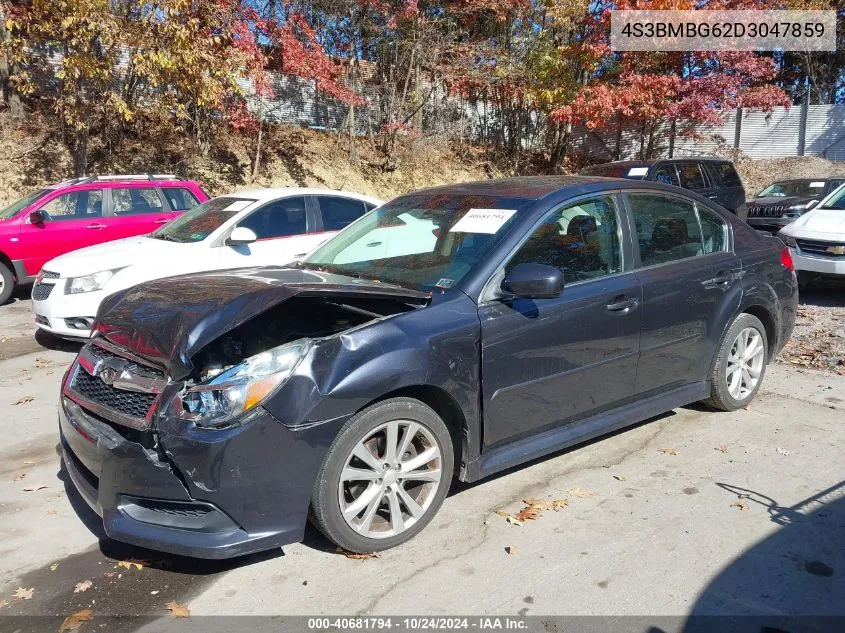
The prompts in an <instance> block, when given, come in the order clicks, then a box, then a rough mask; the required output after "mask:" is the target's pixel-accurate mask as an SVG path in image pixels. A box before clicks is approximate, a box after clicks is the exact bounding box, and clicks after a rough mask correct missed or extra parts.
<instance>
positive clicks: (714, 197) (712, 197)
mask: <svg viewBox="0 0 845 633" xmlns="http://www.w3.org/2000/svg"><path fill="white" fill-rule="evenodd" d="M707 197H708V198H710V199H711V200H716V199H718V198H719V196H707Z"/></svg>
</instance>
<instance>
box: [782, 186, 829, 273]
mask: <svg viewBox="0 0 845 633" xmlns="http://www.w3.org/2000/svg"><path fill="white" fill-rule="evenodd" d="M778 236H779V237H780V238H781V239H782V240H783V241H784V242H786V245H787V246H789V250H790V253H791V254H792V261H793V262H794V263H795V270H796V271H798V274H799V282H801V284H802V285H805V284H806V283H807V282H809V281H811V280H812V278H813V277H815V276H818V275H843V276H845V185H842V186H840V187H839V188H838V189H836V190H835V191H833V192H832V193H831V194H830V195H828V196H827V197H826V198H824V199H823V200H822V201H821V202H819V204H818V206H816V208H815V209H813V210H812V211H810V212H809V213H805V214H804V215H802V216H801V217H800V218H798V219H797V220H795V222H793V223H792V224H788V225H786V226H785V227H784V228H783V229H781V231H780V232H779V233H778Z"/></svg>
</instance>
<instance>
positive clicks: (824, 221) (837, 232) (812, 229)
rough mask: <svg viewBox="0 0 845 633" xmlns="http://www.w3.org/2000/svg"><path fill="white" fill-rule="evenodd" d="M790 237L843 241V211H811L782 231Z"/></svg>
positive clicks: (844, 221) (844, 237) (844, 232)
mask: <svg viewBox="0 0 845 633" xmlns="http://www.w3.org/2000/svg"><path fill="white" fill-rule="evenodd" d="M783 232H784V233H785V234H786V235H789V236H791V237H806V238H809V239H819V240H830V241H837V240H843V241H845V209H813V210H812V211H810V212H809V213H805V214H804V215H802V216H801V217H800V218H798V219H797V220H795V222H793V223H792V224H790V225H789V226H787V227H786V228H784V229H783Z"/></svg>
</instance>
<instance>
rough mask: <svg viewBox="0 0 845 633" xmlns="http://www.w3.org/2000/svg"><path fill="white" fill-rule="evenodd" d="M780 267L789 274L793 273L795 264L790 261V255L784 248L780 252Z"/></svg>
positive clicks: (787, 249)
mask: <svg viewBox="0 0 845 633" xmlns="http://www.w3.org/2000/svg"><path fill="white" fill-rule="evenodd" d="M780 265H781V266H783V267H784V268H786V269H787V270H788V271H790V272H795V263H794V262H793V261H792V254H791V253H790V252H789V248H787V247H786V246H784V247H783V248H782V249H781V251H780Z"/></svg>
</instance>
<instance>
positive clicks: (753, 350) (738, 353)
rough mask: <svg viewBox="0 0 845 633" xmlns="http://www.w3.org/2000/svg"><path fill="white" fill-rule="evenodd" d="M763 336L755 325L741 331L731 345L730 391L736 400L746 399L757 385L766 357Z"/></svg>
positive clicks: (729, 357) (728, 361)
mask: <svg viewBox="0 0 845 633" xmlns="http://www.w3.org/2000/svg"><path fill="white" fill-rule="evenodd" d="M765 352H766V350H765V346H764V344H763V337H762V336H761V335H760V332H758V331H757V329H755V328H753V327H747V328H745V329H743V330H741V331H740V333H739V334H738V335H737V337H736V338H735V339H734V342H733V345H732V346H731V353H730V355H729V356H728V360H727V371H726V377H725V379H726V380H727V383H728V393H730V394H731V396H732V397H733V398H734V399H736V400H744V399H745V398H747V397H748V395H749V394H750V393H751V392H753V391H754V389H756V387H757V383H759V382H760V374H761V373H762V371H763V362H764V361H765V359H766V353H765Z"/></svg>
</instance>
